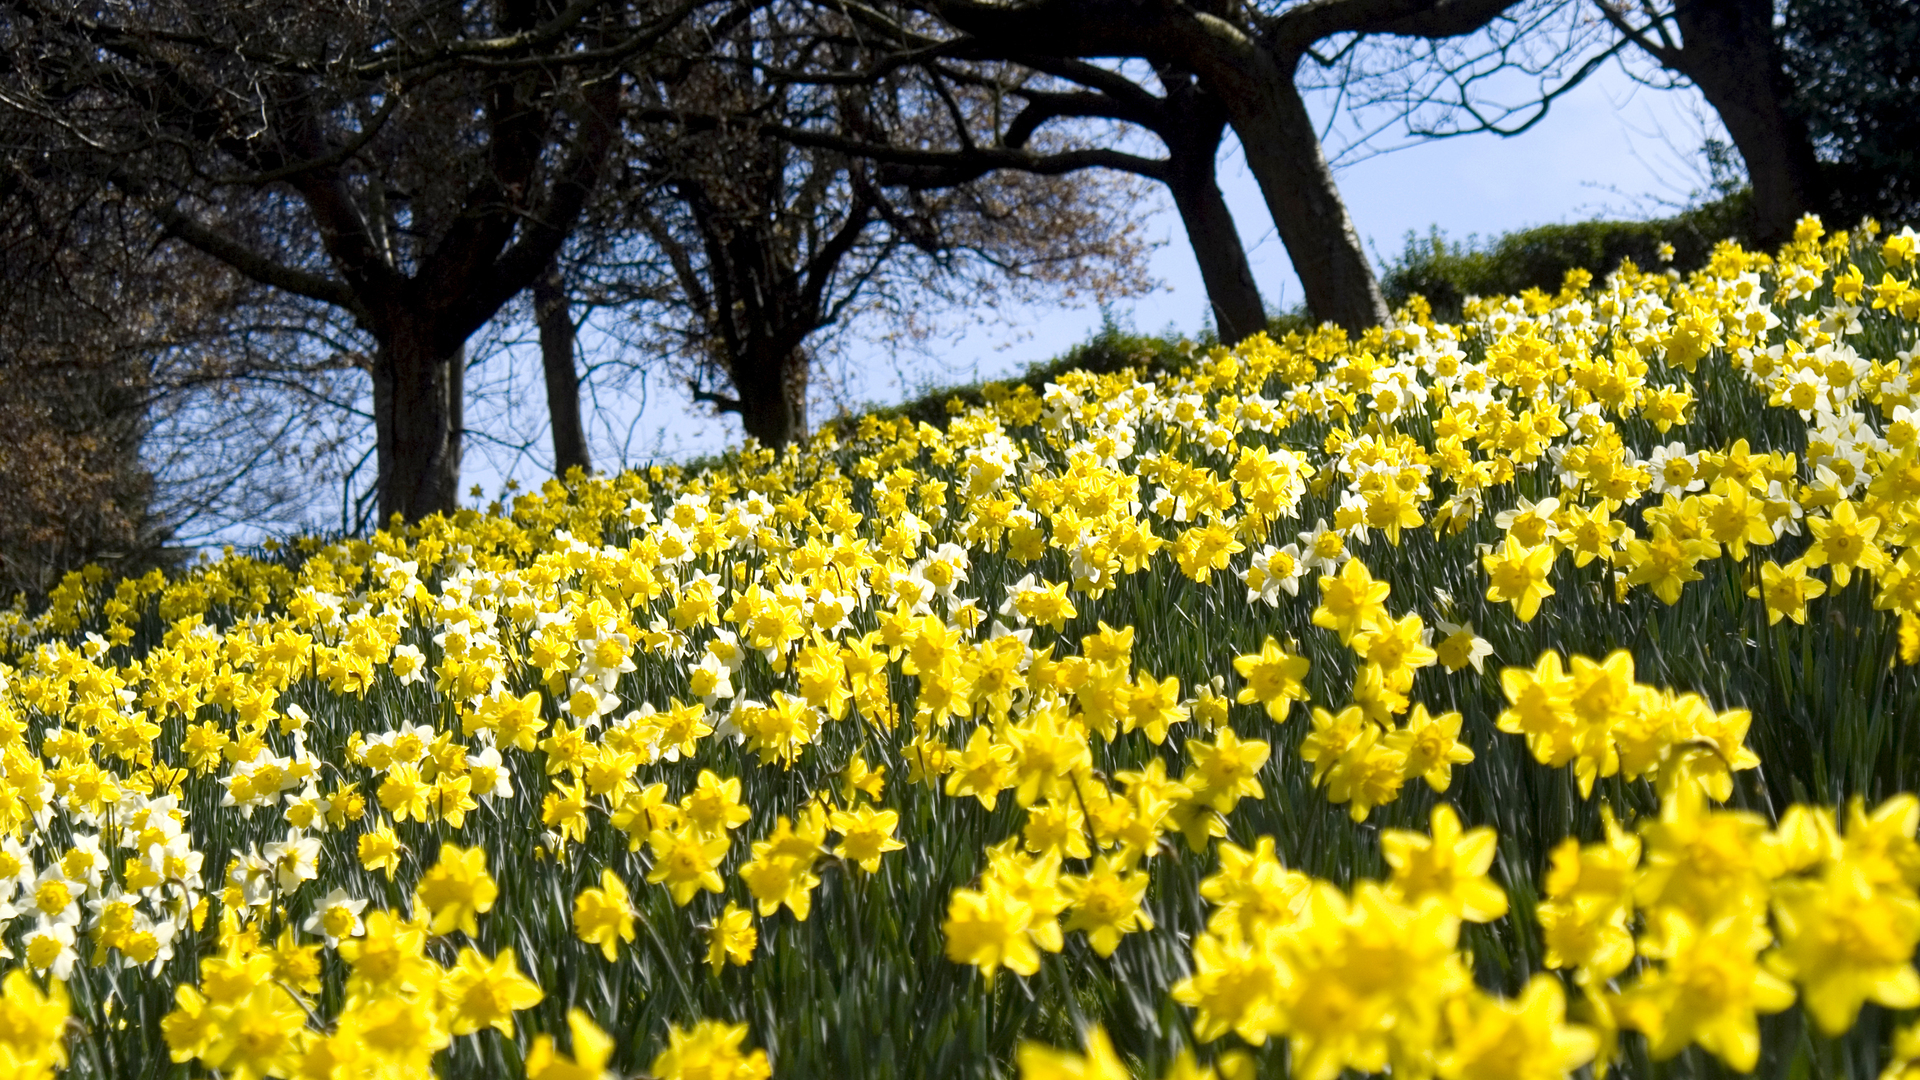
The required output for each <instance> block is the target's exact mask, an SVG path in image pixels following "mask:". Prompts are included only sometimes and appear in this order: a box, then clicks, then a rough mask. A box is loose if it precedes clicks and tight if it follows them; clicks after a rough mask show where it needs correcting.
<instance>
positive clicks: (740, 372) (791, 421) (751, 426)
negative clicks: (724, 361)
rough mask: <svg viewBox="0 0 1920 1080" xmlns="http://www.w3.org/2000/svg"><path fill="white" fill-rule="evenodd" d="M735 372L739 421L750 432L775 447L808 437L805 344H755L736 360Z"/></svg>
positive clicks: (770, 446)
mask: <svg viewBox="0 0 1920 1080" xmlns="http://www.w3.org/2000/svg"><path fill="white" fill-rule="evenodd" d="M732 375H733V387H734V391H735V392H736V393H737V394H739V395H740V396H739V398H738V399H737V400H738V402H739V412H740V424H741V426H742V427H744V428H746V429H747V434H748V435H751V436H753V437H754V438H755V439H758V440H759V441H760V444H761V445H762V446H766V447H769V448H771V449H774V450H784V449H786V447H787V445H788V444H789V443H792V442H796V441H798V440H800V439H804V438H806V437H807V352H806V349H805V348H804V347H801V346H794V347H791V348H787V347H783V346H780V345H777V344H768V345H766V346H756V347H754V348H753V351H752V352H750V353H749V354H748V355H747V356H744V357H742V358H741V359H740V360H739V361H736V363H735V367H734V370H733V372H732Z"/></svg>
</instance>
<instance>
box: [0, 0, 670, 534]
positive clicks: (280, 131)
mask: <svg viewBox="0 0 1920 1080" xmlns="http://www.w3.org/2000/svg"><path fill="white" fill-rule="evenodd" d="M699 3H700V0H676V3H675V5H674V6H670V7H669V6H660V7H657V8H650V7H647V6H644V5H643V4H629V3H621V2H617V0H570V2H568V3H565V4H560V3H557V2H552V0H498V2H494V3H484V4H476V5H471V6H469V5H458V6H449V5H440V4H432V3H425V2H412V0H388V2H380V3H371V4H368V3H358V2H353V0H321V2H319V3H301V4H291V3H267V4H261V3H255V2H249V0H220V2H217V3H210V2H207V0H143V2H141V3H138V4H126V5H116V6H114V7H112V8H108V9H105V10H104V12H103V11H102V9H99V8H97V7H95V6H94V5H89V4H82V3H77V2H69V0H22V2H21V3H19V4H16V5H14V8H13V11H12V13H11V14H10V15H9V16H8V18H7V20H6V22H5V23H4V25H0V49H3V50H4V55H5V57H6V70H5V72H4V73H0V79H3V80H4V87H5V91H6V92H5V93H4V94H0V107H3V108H5V109H7V110H9V111H10V112H13V113H16V114H19V115H21V116H24V117H30V118H32V119H33V120H35V121H36V122H37V123H38V124H39V125H40V126H41V127H42V128H43V129H45V130H49V131H52V132H55V133H57V138H54V139H53V140H51V142H50V143H49V145H47V146H46V147H44V148H43V149H44V152H45V153H47V154H49V155H53V156H56V157H58V158H59V160H60V161H61V162H62V165H63V167H64V168H66V169H68V170H70V172H71V173H72V174H74V175H76V176H82V177H91V178H100V179H104V180H106V181H107V182H109V183H111V184H112V185H113V186H114V187H116V188H117V189H118V190H120V191H121V192H123V193H125V194H126V195H127V196H128V197H129V198H130V199H133V200H135V201H137V202H138V203H139V204H140V205H141V206H142V207H143V208H144V209H145V210H146V211H147V212H149V213H151V214H152V215H153V216H154V218H155V219H156V220H158V221H159V222H160V223H161V225H162V226H163V227H164V228H165V230H166V232H167V234H168V235H170V236H171V237H173V238H176V239H178V240H180V241H182V242H184V243H186V244H188V245H191V246H192V247H194V248H196V249H198V250H200V251H202V252H204V253H206V254H208V255H211V256H212V257H214V258H216V259H218V260H221V261H222V262H224V263H225V264H227V265H228V266H231V267H232V268H234V269H235V270H237V271H238V272H239V273H241V274H243V275H245V276H246V277H248V278H250V279H252V280H253V281H256V282H259V283H261V284H263V285H265V286H268V287H270V288H272V289H275V290H279V291H281V292H284V293H287V294H291V295H292V296H296V297H300V298H303V299H305V300H307V301H311V302H314V303H317V304H321V305H326V306H330V307H332V308H335V309H338V310H339V311H342V312H344V313H345V314H346V315H347V316H348V317H350V319H351V320H352V322H353V323H354V325H355V326H356V327H357V328H358V330H359V331H360V332H362V333H364V334H365V335H366V336H367V337H368V338H370V339H371V340H372V342H373V348H372V350H371V355H370V356H369V357H368V361H367V370H368V374H369V375H370V376H371V381H372V390H373V404H374V409H373V413H374V426H375V432H376V440H375V441H376V445H377V458H378V481H377V484H378V490H379V504H380V514H381V516H382V517H383V518H384V517H386V516H388V515H390V514H393V513H399V514H402V515H404V516H406V517H408V518H417V517H420V516H422V515H425V514H429V513H433V512H436V511H445V510H450V509H451V508H452V507H453V506H454V505H455V498H456V495H457V487H458V477H459V464H460V442H461V430H462V424H461V417H462V398H463V389H462V376H463V371H464V364H463V347H464V343H465V341H466V340H467V338H468V336H469V335H471V334H472V333H473V332H474V331H475V330H476V329H477V328H478V327H480V326H481V325H482V324H483V323H485V322H486V321H487V320H488V319H490V318H492V317H493V315H494V314H495V313H496V312H497V311H498V310H499V309H500V307H501V306H502V305H503V304H504V303H506V301H507V300H508V299H510V298H511V297H513V296H514V295H515V294H517V293H519V292H520V291H521V290H523V289H525V288H527V287H528V286H529V285H531V284H532V283H533V282H534V281H535V280H536V279H537V278H539V276H540V275H541V274H542V273H543V272H544V271H545V270H546V269H547V267H548V266H549V264H550V263H551V261H552V260H553V258H554V256H555V254H556V253H557V252H558V251H559V249H560V247H561V245H562V244H563V242H564V241H565V239H566V237H567V236H568V234H569V232H570V231H571V230H572V228H573V226H574V224H575V223H576V221H577V220H578V218H579V215H580V212H581V210H582V208H583V207H584V205H585V204H586V202H587V200H588V198H589V197H590V196H591V194H592V193H593V191H594V190H595V188H596V187H597V186H598V184H599V182H600V177H601V173H602V169H603V166H604V164H605V162H606V159H607V157H608V154H609V151H610V149H611V147H612V146H613V144H614V143H615V141H616V139H617V136H618V134H619V132H618V118H617V112H618V107H619V96H620V85H621V83H620V70H621V67H620V65H621V64H622V63H624V62H625V61H627V60H629V59H630V58H632V57H634V56H636V55H640V54H642V53H644V52H645V51H646V50H647V49H649V48H650V47H651V46H652V45H653V44H654V43H655V42H657V41H658V40H659V39H660V38H661V37H662V36H664V35H665V33H666V32H667V31H668V30H670V29H671V28H672V27H673V26H674V25H677V24H678V22H679V21H680V19H682V18H683V17H684V16H685V15H686V14H687V13H688V12H690V11H691V10H693V9H694V7H695V6H697V5H698V4H699Z"/></svg>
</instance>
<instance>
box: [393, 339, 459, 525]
mask: <svg viewBox="0 0 1920 1080" xmlns="http://www.w3.org/2000/svg"><path fill="white" fill-rule="evenodd" d="M425 323H426V320H423V319H405V318H403V319H400V320H397V321H396V323H395V324H394V325H392V326H391V327H390V328H389V330H388V332H387V333H386V334H384V335H382V340H381V341H380V346H379V350H378V352H377V353H376V354H375V356H374V371H373V408H374V432H375V439H376V448H375V449H376V454H377V456H378V459H379V483H380V521H379V523H378V524H380V525H385V524H386V523H387V522H388V521H390V520H392V518H393V515H395V514H399V515H400V516H401V517H403V518H405V519H406V520H408V521H418V520H419V519H421V518H423V517H426V516H427V515H428V514H435V513H452V512H453V511H454V510H455V509H456V507H457V506H458V500H459V497H460V436H461V429H462V427H463V423H462V409H463V407H464V404H465V402H464V398H465V391H466V373H467V364H466V343H465V342H464V341H461V342H454V343H451V344H449V343H448V342H446V341H445V340H444V337H443V336H442V335H440V334H436V333H434V332H433V328H432V327H430V326H428V325H425Z"/></svg>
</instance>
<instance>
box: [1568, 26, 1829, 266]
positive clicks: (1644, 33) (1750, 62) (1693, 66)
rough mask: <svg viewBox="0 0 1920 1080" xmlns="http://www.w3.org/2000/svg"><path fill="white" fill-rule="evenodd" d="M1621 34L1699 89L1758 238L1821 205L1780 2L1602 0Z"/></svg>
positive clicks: (1781, 232)
mask: <svg viewBox="0 0 1920 1080" xmlns="http://www.w3.org/2000/svg"><path fill="white" fill-rule="evenodd" d="M1595 3H1597V4H1598V5H1599V8H1600V11H1601V12H1602V13H1603V14H1604V15H1605V16H1606V18H1607V21H1608V22H1610V23H1612V24H1613V26H1614V27H1615V29H1617V30H1618V31H1619V32H1620V34H1621V35H1622V36H1623V37H1625V38H1626V39H1627V40H1628V41H1631V42H1633V44H1635V45H1636V46H1638V47H1639V48H1640V49H1641V50H1643V51H1644V52H1645V53H1646V54H1647V55H1648V56H1651V57H1652V58H1653V59H1654V60H1656V61H1658V62H1659V63H1660V64H1661V65H1662V66H1664V67H1666V68H1668V69H1670V70H1672V71H1674V72H1677V73H1679V74H1681V75H1683V76H1685V77H1686V78H1687V79H1689V80H1691V81H1692V83H1693V84H1694V85H1695V86H1697V87H1699V88H1700V92H1701V94H1702V95H1703V96H1705V97H1706V99H1707V103H1708V104H1709V105H1711V106H1713V109H1714V111H1715V112H1716V113H1718V114H1719V116H1720V122H1721V123H1722V124H1724V125H1725V126H1726V129H1727V134H1728V136H1730V137H1731V138H1732V139H1733V144H1734V146H1736V147H1737V148H1739V150H1740V156H1741V158H1742V159H1743V160H1744V161H1745V162H1746V165H1747V176H1748V178H1749V181H1750V182H1751V183H1752V186H1753V216H1754V234H1755V235H1754V239H1755V240H1757V241H1758V242H1759V243H1761V244H1762V245H1766V246H1769V247H1770V246H1772V245H1775V244H1779V243H1781V242H1782V241H1784V240H1786V239H1787V238H1788V237H1789V236H1791V235H1792V234H1793V223H1794V222H1795V221H1797V220H1798V219H1799V218H1800V216H1801V215H1802V214H1804V213H1806V212H1807V211H1809V210H1812V209H1815V208H1816V207H1818V206H1819V205H1820V204H1821V203H1822V202H1824V199H1823V198H1822V192H1821V182H1820V178H1819V175H1818V168H1819V167H1818V162H1817V160H1816V158H1815V156H1814V151H1813V140H1812V137H1811V134H1810V133H1809V131H1808V129H1807V126H1806V124H1805V123H1804V122H1803V121H1802V119H1801V118H1800V117H1799V116H1797V115H1795V113H1794V112H1793V110H1792V108H1791V107H1790V102H1791V100H1792V94H1793V88H1792V85H1791V83H1790V82H1789V81H1788V77H1787V72H1786V67H1785V64H1784V62H1783V54H1782V50H1781V47H1780V40H1779V38H1778V37H1777V36H1776V35H1775V33H1774V28H1773V23H1774V4H1773V0H1681V2H1678V3H1675V4H1674V5H1673V6H1672V7H1670V8H1664V9H1663V8H1658V7H1655V6H1653V5H1651V4H1642V5H1638V6H1633V7H1630V6H1629V5H1627V4H1626V3H1623V2H1621V0H1595Z"/></svg>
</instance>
